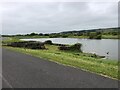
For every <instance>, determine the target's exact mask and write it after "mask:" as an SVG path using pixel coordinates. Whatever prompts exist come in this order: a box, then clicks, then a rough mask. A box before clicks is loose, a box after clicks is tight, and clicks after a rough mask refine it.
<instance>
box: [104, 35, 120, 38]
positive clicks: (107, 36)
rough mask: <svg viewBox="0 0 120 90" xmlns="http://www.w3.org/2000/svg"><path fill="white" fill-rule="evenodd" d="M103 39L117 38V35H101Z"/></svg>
mask: <svg viewBox="0 0 120 90" xmlns="http://www.w3.org/2000/svg"><path fill="white" fill-rule="evenodd" d="M102 38H103V39H119V36H118V35H102Z"/></svg>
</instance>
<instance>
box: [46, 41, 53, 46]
mask: <svg viewBox="0 0 120 90" xmlns="http://www.w3.org/2000/svg"><path fill="white" fill-rule="evenodd" d="M44 44H50V45H52V44H53V43H52V41H51V40H47V41H45V42H44Z"/></svg>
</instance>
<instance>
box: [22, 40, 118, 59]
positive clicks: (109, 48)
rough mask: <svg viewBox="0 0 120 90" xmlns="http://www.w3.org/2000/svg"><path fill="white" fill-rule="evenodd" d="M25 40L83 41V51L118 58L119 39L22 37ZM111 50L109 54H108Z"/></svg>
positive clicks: (71, 42)
mask: <svg viewBox="0 0 120 90" xmlns="http://www.w3.org/2000/svg"><path fill="white" fill-rule="evenodd" d="M22 40H25V41H41V42H44V41H46V40H51V41H52V42H53V43H58V44H75V43H82V45H83V46H82V50H83V52H88V53H96V54H98V55H101V56H106V58H108V59H113V60H118V40H117V39H116V40H115V39H101V40H93V39H77V38H37V39H22ZM107 52H109V54H107Z"/></svg>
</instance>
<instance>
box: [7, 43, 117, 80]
mask: <svg viewBox="0 0 120 90" xmlns="http://www.w3.org/2000/svg"><path fill="white" fill-rule="evenodd" d="M45 46H46V48H48V49H47V50H32V49H24V48H13V47H6V48H8V49H10V50H14V51H18V52H22V53H25V54H29V55H32V56H35V57H39V58H45V59H47V60H50V61H53V62H57V63H60V64H64V65H68V66H72V67H77V68H80V69H83V70H87V71H90V72H94V73H97V74H101V75H105V76H107V77H111V78H115V79H118V63H117V61H113V60H103V59H100V58H94V57H90V55H89V54H86V53H79V52H70V51H67V52H65V51H60V50H59V49H58V46H55V45H45Z"/></svg>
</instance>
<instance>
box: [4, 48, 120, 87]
mask: <svg viewBox="0 0 120 90" xmlns="http://www.w3.org/2000/svg"><path fill="white" fill-rule="evenodd" d="M2 56H3V57H2V58H3V87H4V88H5V87H8V88H117V87H118V81H116V80H112V79H109V78H106V77H103V76H99V75H96V74H93V73H89V72H85V71H82V70H80V69H75V68H72V67H68V66H63V65H59V64H56V63H54V62H50V61H48V60H43V59H39V58H36V57H32V56H30V55H25V54H22V53H18V52H13V51H10V50H7V49H3V55H2Z"/></svg>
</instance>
